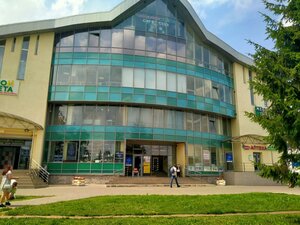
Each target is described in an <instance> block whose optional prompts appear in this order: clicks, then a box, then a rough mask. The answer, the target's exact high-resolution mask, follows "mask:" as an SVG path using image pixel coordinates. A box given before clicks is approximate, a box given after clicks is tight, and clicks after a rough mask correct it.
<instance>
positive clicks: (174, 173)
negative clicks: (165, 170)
mask: <svg viewBox="0 0 300 225" xmlns="http://www.w3.org/2000/svg"><path fill="white" fill-rule="evenodd" d="M170 173H171V182H170V187H171V188H172V184H173V180H175V181H176V185H177V187H180V185H179V184H178V180H177V167H176V165H174V166H172V167H171V169H170Z"/></svg>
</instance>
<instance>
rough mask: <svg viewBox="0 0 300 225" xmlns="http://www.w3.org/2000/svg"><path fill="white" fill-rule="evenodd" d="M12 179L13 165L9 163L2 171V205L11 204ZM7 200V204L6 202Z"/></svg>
mask: <svg viewBox="0 0 300 225" xmlns="http://www.w3.org/2000/svg"><path fill="white" fill-rule="evenodd" d="M11 179H12V166H10V165H8V166H6V168H5V169H4V170H3V172H2V181H1V186H0V187H1V191H2V195H1V199H0V207H6V206H9V205H10V202H9V201H8V200H9V193H10V191H11ZM4 202H5V204H4Z"/></svg>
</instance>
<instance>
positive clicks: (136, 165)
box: [133, 155, 143, 176]
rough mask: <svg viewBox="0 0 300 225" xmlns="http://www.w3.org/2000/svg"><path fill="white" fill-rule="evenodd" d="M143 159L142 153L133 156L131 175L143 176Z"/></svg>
mask: <svg viewBox="0 0 300 225" xmlns="http://www.w3.org/2000/svg"><path fill="white" fill-rule="evenodd" d="M142 168H143V161H142V155H134V156H133V176H135V175H138V176H143V169H142Z"/></svg>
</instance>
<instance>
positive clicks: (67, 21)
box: [0, 0, 253, 65]
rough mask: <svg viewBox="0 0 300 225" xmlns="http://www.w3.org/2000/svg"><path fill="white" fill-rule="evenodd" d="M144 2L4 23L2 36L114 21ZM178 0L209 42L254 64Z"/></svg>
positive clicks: (129, 1)
mask: <svg viewBox="0 0 300 225" xmlns="http://www.w3.org/2000/svg"><path fill="white" fill-rule="evenodd" d="M144 2H145V1H144V0H124V1H123V2H121V3H120V4H119V5H117V6H116V7H114V8H113V9H112V10H111V11H107V12H97V13H89V14H81V15H75V16H68V17H63V18H58V19H49V20H41V21H33V22H24V23H15V24H8V25H3V26H0V38H1V37H4V38H5V37H7V36H12V35H22V34H26V33H27V34H28V33H34V32H35V33H36V32H45V31H55V30H59V29H62V28H66V27H72V26H76V27H78V26H80V25H85V24H92V23H112V22H113V21H114V20H116V19H118V18H120V17H124V14H127V13H126V12H128V11H132V10H134V9H135V8H136V7H137V6H138V5H139V4H143V3H144ZM178 2H180V3H181V5H182V6H183V7H184V8H185V9H186V10H187V12H188V14H189V15H190V17H191V18H192V19H193V21H194V22H195V24H196V26H197V27H196V28H199V29H200V32H201V34H202V36H203V38H204V40H205V41H206V42H207V43H209V44H211V45H213V46H214V47H217V48H218V49H219V50H221V51H223V52H225V54H227V55H229V56H230V57H232V58H233V59H234V60H236V61H238V62H240V63H242V64H246V65H252V64H253V60H252V59H251V58H249V57H247V56H245V55H243V54H241V53H239V52H238V51H236V50H235V49H233V48H232V47H231V46H229V45H228V44H226V43H225V42H224V41H222V40H221V39H219V38H218V37H217V36H215V35H214V34H212V33H211V32H209V31H208V30H207V29H206V28H205V26H204V25H203V23H202V22H201V20H200V18H199V16H198V15H197V13H196V12H195V10H194V9H193V7H192V6H191V4H190V3H189V2H188V0H178Z"/></svg>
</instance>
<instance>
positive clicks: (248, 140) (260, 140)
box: [224, 134, 269, 145]
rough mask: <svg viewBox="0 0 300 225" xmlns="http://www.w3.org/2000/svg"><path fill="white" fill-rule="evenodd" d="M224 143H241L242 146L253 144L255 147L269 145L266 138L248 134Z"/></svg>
mask: <svg viewBox="0 0 300 225" xmlns="http://www.w3.org/2000/svg"><path fill="white" fill-rule="evenodd" d="M224 142H231V143H241V144H253V145H267V144H269V143H268V142H267V141H266V137H265V136H261V135H257V134H246V135H242V136H237V137H232V138H230V139H227V140H225V141H224Z"/></svg>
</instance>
